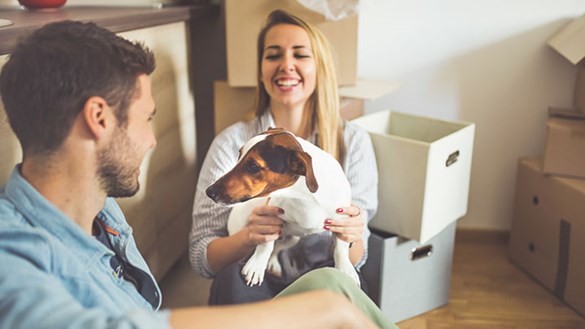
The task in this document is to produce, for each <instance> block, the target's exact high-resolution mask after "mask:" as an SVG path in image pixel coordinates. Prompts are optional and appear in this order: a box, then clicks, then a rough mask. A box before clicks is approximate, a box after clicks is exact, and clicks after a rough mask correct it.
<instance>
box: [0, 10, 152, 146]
mask: <svg viewBox="0 0 585 329" xmlns="http://www.w3.org/2000/svg"><path fill="white" fill-rule="evenodd" d="M154 68H155V60H154V55H153V54H152V52H151V51H150V50H149V49H147V48H146V47H144V46H143V45H142V44H139V43H133V42H130V41H128V40H126V39H123V38H121V37H119V36H117V35H116V34H114V33H112V32H110V31H108V30H106V29H104V28H101V27H98V26H97V25H96V24H94V23H82V22H76V21H62V22H56V23H50V24H47V25H45V26H43V27H42V28H40V29H38V30H36V31H34V32H33V33H32V34H31V35H29V36H28V37H26V38H24V39H22V40H20V42H19V43H18V44H17V45H16V47H15V48H14V51H13V52H12V53H11V54H10V57H9V59H8V61H7V62H6V64H5V65H4V67H3V68H2V73H1V74H0V95H1V97H2V101H3V103H4V108H5V110H6V114H7V116H8V120H9V122H10V126H11V127H12V130H13V131H14V133H15V134H16V136H17V137H18V139H19V141H20V144H21V146H22V149H23V152H24V154H25V155H26V154H50V153H51V152H52V151H54V150H55V149H57V148H58V147H59V146H61V144H62V143H63V141H64V139H65V137H66V136H67V135H68V134H69V132H70V130H71V127H72V125H73V122H74V120H75V118H76V117H77V115H78V114H79V113H80V112H81V110H82V109H83V106H84V104H85V103H86V101H87V100H88V99H89V98H90V97H92V96H100V97H102V98H104V99H105V100H106V102H107V103H108V105H109V106H111V107H112V108H113V109H114V110H115V115H116V119H117V120H118V124H119V125H125V124H126V121H127V118H128V117H127V110H128V106H129V105H130V103H131V101H132V100H133V99H134V97H135V96H136V93H137V78H138V76H139V75H141V74H147V75H149V74H151V73H152V71H154Z"/></svg>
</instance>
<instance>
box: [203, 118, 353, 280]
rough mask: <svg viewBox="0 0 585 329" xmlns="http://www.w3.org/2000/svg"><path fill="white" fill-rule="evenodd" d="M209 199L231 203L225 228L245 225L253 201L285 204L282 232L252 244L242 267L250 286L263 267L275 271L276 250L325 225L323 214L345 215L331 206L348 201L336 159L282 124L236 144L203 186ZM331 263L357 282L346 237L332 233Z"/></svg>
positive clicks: (277, 269)
mask: <svg viewBox="0 0 585 329" xmlns="http://www.w3.org/2000/svg"><path fill="white" fill-rule="evenodd" d="M206 194H207V196H208V197H209V198H211V199H212V200H213V201H214V202H216V203H218V204H222V205H229V206H232V207H233V209H232V211H231V212H230V215H229V219H228V232H229V234H230V235H231V234H234V233H236V232H237V231H239V230H241V229H242V228H244V227H245V226H246V224H247V221H248V217H249V215H250V213H251V212H252V210H253V209H254V208H256V207H259V206H262V205H265V204H267V202H268V201H270V204H271V205H273V206H277V207H280V208H282V209H284V214H283V215H281V216H280V218H282V220H283V221H284V225H283V229H282V234H281V237H280V238H279V239H277V240H276V241H270V242H266V243H262V244H259V245H257V246H256V249H255V251H254V253H253V254H252V256H251V257H250V258H249V259H248V261H247V262H246V264H245V265H244V267H243V269H242V275H243V276H244V277H245V279H246V283H247V284H248V285H249V286H253V285H261V284H262V282H263V281H264V274H265V272H266V270H268V271H269V272H270V273H271V274H273V275H275V276H277V277H280V276H281V275H282V267H281V265H280V263H279V261H278V253H279V252H280V251H281V250H284V249H287V248H290V247H292V246H294V245H295V244H296V243H297V242H298V241H299V240H300V238H301V237H302V236H304V235H307V234H312V233H318V232H322V231H324V228H323V221H324V220H325V219H326V218H331V219H339V218H343V217H347V215H340V214H338V213H337V212H336V209H337V208H339V207H347V206H350V205H351V187H350V185H349V182H348V180H347V178H346V176H345V173H344V172H343V169H342V168H341V165H340V164H339V162H338V161H337V160H336V159H335V158H334V157H333V156H331V155H330V154H329V153H326V152H325V151H323V150H322V149H320V148H319V147H317V146H315V145H313V144H311V143H309V142H308V141H306V140H304V139H302V138H299V137H296V136H295V135H294V134H292V133H291V132H288V131H286V130H284V129H282V128H271V129H268V130H267V131H265V132H263V133H261V134H259V135H257V136H254V137H252V138H251V139H250V140H249V141H247V142H246V144H244V146H243V147H242V148H241V149H240V155H239V159H238V162H237V163H236V165H235V167H234V168H233V169H231V170H230V171H229V172H227V173H226V174H224V175H223V176H221V177H220V178H219V179H218V180H216V181H215V182H214V183H213V184H212V185H210V186H209V187H208V188H207V189H206ZM333 253H334V254H333V258H334V262H335V268H337V269H339V270H340V271H342V272H344V273H346V274H347V275H348V276H349V277H350V278H351V279H353V281H355V282H356V284H357V285H358V286H359V285H360V280H359V276H358V274H357V272H356V270H355V268H354V267H353V265H352V263H351V261H350V259H349V243H348V242H346V241H343V240H341V239H340V238H336V240H335V248H334V252H333Z"/></svg>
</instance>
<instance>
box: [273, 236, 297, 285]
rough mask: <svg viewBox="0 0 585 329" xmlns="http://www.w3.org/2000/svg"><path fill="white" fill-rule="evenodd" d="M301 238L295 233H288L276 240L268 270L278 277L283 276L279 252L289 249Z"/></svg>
mask: <svg viewBox="0 0 585 329" xmlns="http://www.w3.org/2000/svg"><path fill="white" fill-rule="evenodd" d="M300 239H301V238H300V237H298V236H295V235H288V236H285V237H283V238H282V239H278V240H276V242H275V245H274V250H273V251H272V254H271V255H270V260H269V261H268V272H269V273H270V274H272V275H274V276H276V277H279V278H280V277H282V266H280V262H279V261H278V253H280V251H281V250H285V249H288V248H290V247H292V246H294V245H296V244H297V242H299V240H300Z"/></svg>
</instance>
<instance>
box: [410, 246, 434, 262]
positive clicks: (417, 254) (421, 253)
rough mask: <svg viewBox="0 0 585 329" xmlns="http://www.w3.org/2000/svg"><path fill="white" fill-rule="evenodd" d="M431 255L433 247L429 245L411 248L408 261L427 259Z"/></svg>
mask: <svg viewBox="0 0 585 329" xmlns="http://www.w3.org/2000/svg"><path fill="white" fill-rule="evenodd" d="M432 254H433V245H430V244H429V245H426V246H422V247H418V248H413V249H412V252H411V255H410V260H417V259H421V258H425V257H429V256H430V255H432Z"/></svg>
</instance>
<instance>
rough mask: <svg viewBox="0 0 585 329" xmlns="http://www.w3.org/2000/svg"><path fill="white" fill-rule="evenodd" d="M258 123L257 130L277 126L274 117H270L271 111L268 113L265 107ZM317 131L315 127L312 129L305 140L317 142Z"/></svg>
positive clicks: (268, 110)
mask: <svg viewBox="0 0 585 329" xmlns="http://www.w3.org/2000/svg"><path fill="white" fill-rule="evenodd" d="M258 119H259V120H258V121H259V125H260V127H259V128H260V129H259V131H262V132H264V131H266V130H268V128H278V127H276V123H274V118H273V117H272V113H270V109H266V111H264V114H262V115H261V116H260V117H259V118H258ZM318 136H319V135H318V133H317V131H316V130H315V129H313V130H312V131H311V135H310V136H309V138H308V139H307V141H309V142H311V143H313V144H317V138H318Z"/></svg>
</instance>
